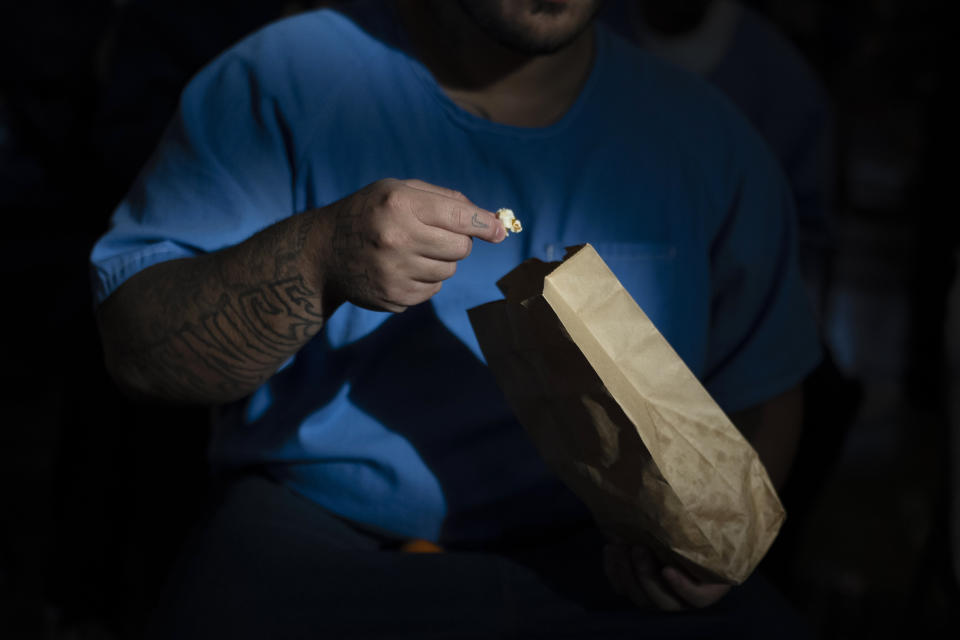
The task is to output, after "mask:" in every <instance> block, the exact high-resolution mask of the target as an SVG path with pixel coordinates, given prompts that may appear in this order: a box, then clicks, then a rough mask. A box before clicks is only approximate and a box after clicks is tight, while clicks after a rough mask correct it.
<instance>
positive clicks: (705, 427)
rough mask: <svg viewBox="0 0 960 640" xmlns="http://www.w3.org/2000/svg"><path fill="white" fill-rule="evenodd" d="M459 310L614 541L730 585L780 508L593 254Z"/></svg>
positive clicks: (698, 389) (763, 545) (694, 383)
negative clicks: (648, 548) (649, 549)
mask: <svg viewBox="0 0 960 640" xmlns="http://www.w3.org/2000/svg"><path fill="white" fill-rule="evenodd" d="M497 284H498V286H499V287H500V288H501V290H502V291H503V292H504V295H505V296H506V299H505V300H502V301H499V302H493V303H489V304H486V305H482V306H480V307H476V308H474V309H471V310H470V311H469V314H470V320H471V323H472V324H473V327H474V331H475V333H476V335H477V339H478V342H479V343H480V346H481V349H482V350H483V352H484V356H485V357H486V359H487V362H488V364H489V366H490V367H491V369H492V371H493V373H494V376H495V377H496V378H497V381H498V383H499V384H500V386H501V388H502V389H503V391H504V393H505V395H506V396H507V399H508V400H509V402H510V404H511V406H512V407H513V409H514V412H515V413H516V415H517V418H518V419H519V420H520V422H521V424H523V426H524V428H525V429H526V430H527V432H528V434H529V435H530V437H531V439H532V440H533V442H534V444H535V445H536V446H537V448H538V449H539V451H540V453H541V455H542V456H543V457H544V459H545V460H546V462H547V463H548V464H549V465H550V466H551V468H553V469H554V471H555V472H556V473H557V474H558V475H559V476H560V478H561V479H562V480H563V481H564V482H565V483H566V484H567V485H568V486H570V488H571V489H572V490H573V491H574V492H576V493H577V495H578V496H579V497H580V498H581V499H582V500H583V501H584V502H585V503H586V504H587V506H588V507H589V508H590V509H591V511H592V512H593V515H594V517H595V519H596V520H597V522H598V524H599V525H600V526H601V527H603V528H604V529H606V530H607V531H608V532H610V533H611V534H612V535H615V536H616V537H618V538H621V539H624V540H627V541H633V542H637V543H643V544H647V545H649V546H651V547H652V548H653V549H654V550H655V551H656V552H657V553H658V554H659V555H661V556H662V557H663V558H664V559H665V560H668V561H671V562H676V563H680V564H682V565H683V566H685V567H686V568H688V569H689V570H691V571H693V572H694V573H695V574H698V575H700V576H701V577H704V578H708V579H721V580H724V581H727V582H731V583H739V582H742V581H743V580H744V579H746V578H747V576H749V574H750V573H751V572H752V571H753V569H754V567H755V566H756V565H757V563H759V561H760V559H761V558H762V557H763V555H764V554H765V553H766V550H767V549H768V548H769V546H770V544H771V543H772V542H773V539H774V537H775V536H776V533H777V531H778V530H779V528H780V525H781V523H782V522H783V519H784V512H783V508H782V506H781V505H780V502H779V500H778V499H777V496H776V493H775V492H774V490H773V487H772V485H771V483H770V480H769V478H768V477H767V474H766V471H765V470H764V468H763V465H762V464H761V463H760V460H759V458H758V457H757V455H756V452H755V451H754V450H753V448H752V447H751V446H750V445H749V444H748V443H747V442H746V440H745V439H744V438H743V437H742V436H741V435H740V432H739V431H738V430H737V429H736V427H734V425H733V424H732V423H731V422H730V420H729V419H728V418H727V416H726V415H725V414H724V413H723V411H722V410H721V409H720V407H719V406H717V404H716V403H715V402H714V401H713V399H712V398H711V397H710V395H709V393H707V391H706V389H704V387H703V386H702V385H701V384H700V382H699V381H698V380H697V379H696V377H695V376H694V375H693V373H692V372H691V371H690V370H689V369H688V368H687V367H686V365H685V364H684V363H683V361H682V360H681V359H680V358H679V356H677V354H676V353H675V352H674V350H673V348H672V347H671V346H670V345H669V344H668V343H667V341H666V339H665V338H664V337H663V336H662V335H661V334H660V332H659V331H657V329H656V327H654V326H653V324H652V323H651V322H650V320H649V318H648V317H647V316H646V314H644V312H643V311H642V310H641V309H640V307H639V306H638V305H637V303H636V302H635V301H634V300H633V299H632V298H631V297H630V295H629V293H627V291H626V290H625V289H624V288H623V287H622V286H621V284H620V282H619V281H618V280H617V278H616V277H615V276H614V274H613V273H612V272H611V271H610V269H609V268H608V267H607V265H606V264H605V263H604V262H603V260H602V259H601V258H600V256H599V255H598V254H597V252H596V251H595V250H594V249H593V247H591V246H590V245H583V246H582V247H575V248H573V249H572V250H571V252H570V253H568V256H567V257H566V258H565V260H564V262H562V263H544V262H541V261H538V260H530V261H527V262H525V263H523V264H522V265H520V266H519V267H517V269H515V270H514V271H512V272H510V273H509V274H507V275H506V276H504V277H503V278H502V279H501V280H500V281H499V282H498V283H497Z"/></svg>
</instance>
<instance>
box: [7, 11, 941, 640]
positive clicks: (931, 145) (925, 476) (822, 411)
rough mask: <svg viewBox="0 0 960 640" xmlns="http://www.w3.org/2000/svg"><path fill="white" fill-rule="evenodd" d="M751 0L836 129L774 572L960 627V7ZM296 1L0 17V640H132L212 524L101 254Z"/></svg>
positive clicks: (903, 619)
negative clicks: (824, 243)
mask: <svg viewBox="0 0 960 640" xmlns="http://www.w3.org/2000/svg"><path fill="white" fill-rule="evenodd" d="M303 4H307V3H303ZM746 4H748V5H750V6H752V7H753V8H755V9H757V10H758V11H760V12H761V13H762V14H763V15H765V16H766V17H768V18H769V19H770V20H772V21H773V22H774V23H775V24H776V25H777V26H778V27H779V28H780V29H781V30H782V32H783V33H784V34H786V35H787V36H788V37H789V38H790V39H791V40H792V41H793V42H794V43H795V44H796V46H797V47H798V48H799V50H800V51H801V52H802V53H803V55H804V56H805V57H806V59H807V60H808V62H809V63H810V64H811V65H812V67H813V68H814V69H815V70H816V71H817V72H818V73H819V74H820V77H821V79H822V81H823V82H824V84H825V86H826V87H827V89H828V92H829V94H830V97H831V99H832V101H833V106H834V109H835V114H836V117H837V125H838V126H837V143H838V144H837V185H838V189H837V195H836V202H835V211H834V219H833V228H832V231H833V238H834V241H835V244H834V249H833V250H832V251H831V252H830V253H829V255H827V256H826V261H825V265H824V266H825V271H824V273H825V274H826V275H825V278H826V285H827V286H826V289H825V293H824V295H823V296H822V299H821V301H820V302H821V303H822V305H821V321H822V323H823V333H824V337H825V340H826V341H827V343H828V344H829V346H830V347H831V349H832V350H833V353H834V355H835V359H836V364H837V370H836V371H830V372H826V373H825V374H823V375H821V376H820V377H818V378H817V379H816V380H813V381H811V387H810V390H811V391H812V395H811V397H812V398H813V399H814V404H813V405H811V406H810V407H808V408H809V409H810V415H811V416H812V417H813V419H814V421H815V423H816V425H817V426H818V428H815V429H813V430H812V433H815V434H816V437H815V438H813V439H809V438H808V441H807V442H806V443H805V447H806V448H805V453H804V458H803V459H802V461H803V465H802V466H801V467H800V468H799V469H798V477H799V478H800V481H798V482H799V485H798V486H794V487H793V488H792V490H791V492H790V493H789V494H788V495H787V496H785V501H786V502H787V506H788V509H790V510H791V518H790V521H789V522H790V528H789V529H785V532H784V535H783V536H782V537H781V540H780V541H778V543H777V545H776V547H775V549H774V552H773V553H772V555H771V558H770V561H769V562H768V563H767V566H765V567H764V570H765V571H767V572H768V573H769V574H770V575H771V577H772V578H773V579H774V580H775V581H776V582H777V583H778V584H779V585H780V586H781V588H782V589H783V590H784V591H785V592H786V593H787V594H788V595H789V596H790V597H791V598H792V599H793V600H794V602H795V603H796V604H797V606H798V607H800V608H801V609H802V610H803V611H805V612H806V613H807V614H808V615H809V616H810V618H811V620H812V621H813V623H814V625H815V626H816V628H817V629H818V630H819V631H820V635H821V636H822V637H824V638H860V637H864V638H867V637H870V638H877V637H905V636H908V635H910V636H913V635H919V636H921V637H960V636H957V635H956V633H957V631H958V629H960V627H958V610H960V600H958V592H957V583H956V577H955V575H954V574H953V573H952V571H951V562H952V558H951V554H950V531H951V530H950V501H951V499H954V497H953V494H952V493H951V491H950V486H951V483H950V475H949V473H950V471H951V456H950V451H951V446H953V447H954V448H953V450H954V451H956V450H957V448H956V445H955V444H953V445H952V444H951V443H952V442H953V443H955V442H956V440H953V441H951V436H950V433H951V430H952V431H953V433H957V430H958V427H957V417H958V415H960V413H958V410H960V406H958V402H957V400H955V398H956V396H957V393H956V392H957V390H958V389H960V384H958V381H960V373H958V371H960V369H958V367H957V365H958V363H960V342H958V336H957V332H956V331H951V330H949V328H952V327H955V326H956V322H957V313H958V311H960V294H958V293H957V291H956V288H955V287H954V286H953V285H954V270H955V265H956V250H957V235H958V234H957V222H956V219H957V210H956V206H955V205H953V204H952V200H951V199H950V198H949V197H948V195H952V194H948V193H947V187H948V184H949V183H948V180H949V178H948V175H947V169H948V167H951V168H952V167H954V166H955V163H954V162H952V157H950V156H948V155H947V145H948V144H949V143H948V139H949V140H950V143H952V141H953V135H952V129H951V130H950V131H949V132H948V117H949V116H955V114H956V113H957V108H956V107H957V104H956V98H955V97H954V98H948V97H947V92H946V86H947V64H946V57H947V31H948V29H950V28H951V23H950V22H949V21H948V20H947V19H946V16H945V15H944V11H943V8H942V7H943V5H946V4H947V3H945V2H934V1H933V0H914V1H912V2H906V1H897V0H886V1H874V2H869V1H867V0H805V1H797V2H773V1H772V0H769V1H763V0H755V1H753V2H747V3H746ZM301 8H302V6H301V4H300V3H296V2H289V3H286V4H284V3H283V2H282V1H281V0H273V1H267V0H261V1H258V2H255V1H252V0H234V1H232V2H227V1H226V0H194V1H192V2H187V1H186V0H166V1H165V2H164V1H159V0H156V1H149V0H129V1H127V2H119V1H118V2H111V1H108V0H102V1H98V0H37V1H34V2H6V3H4V6H3V8H2V9H0V61H2V62H0V213H2V216H3V223H4V234H3V240H2V241H3V249H2V251H0V261H2V265H3V276H4V278H3V283H4V285H5V287H4V288H5V291H6V300H7V303H6V304H5V305H4V306H5V309H6V311H5V316H6V323H5V325H4V326H5V329H6V331H5V339H4V340H3V343H2V345H3V347H2V348H3V364H4V366H3V368H2V375H3V378H4V379H3V389H4V394H5V400H4V416H5V417H4V419H3V427H2V428H0V637H4V638H8V637H9V638H58V639H60V638H80V639H86V638H126V637H135V635H136V633H137V629H138V628H139V625H140V624H141V622H142V620H143V615H144V613H145V611H147V609H148V608H149V606H150V602H152V599H153V597H154V595H155V593H156V590H157V588H158V585H159V584H160V582H161V581H162V578H163V575H164V573H165V571H166V569H167V567H168V566H169V563H170V561H171V558H172V557H173V555H174V553H175V551H176V548H177V545H178V544H179V542H180V540H181V539H182V537H183V535H184V532H185V531H186V529H187V527H188V524H189V522H190V520H191V518H192V517H193V516H194V515H195V514H196V512H197V509H198V499H199V493H200V487H201V486H202V483H203V479H204V474H205V470H204V457H203V455H204V453H203V450H204V446H205V442H206V435H207V434H206V415H205V413H204V412H203V411H199V410H184V409H168V408H157V407H140V406H134V405H131V404H129V403H128V402H127V401H125V400H124V399H123V398H122V397H121V396H120V395H119V394H118V393H117V392H116V391H114V389H113V387H112V386H111V384H110V382H109V380H108V378H107V376H106V373H105V371H104V369H103V366H102V363H101V361H100V357H99V344H98V339H97V336H96V330H95V325H94V321H93V315H92V308H91V302H90V293H89V286H88V275H87V262H86V261H87V254H88V252H89V249H90V247H91V245H92V243H93V242H94V240H95V239H96V237H97V236H98V235H99V234H100V233H102V232H103V231H104V230H105V228H106V223H107V220H108V216H109V214H110V211H111V210H112V208H113V207H114V206H115V205H116V203H117V202H118V200H119V199H120V198H121V197H122V195H123V193H124V191H125V189H126V188H127V186H128V185H129V184H130V182H131V181H132V179H133V178H134V177H135V175H136V173H137V171H138V170H139V168H140V166H141V165H142V163H143V162H144V160H145V158H146V156H147V154H148V153H149V152H150V150H151V149H152V147H153V145H154V144H155V142H156V138H157V136H158V135H159V134H160V132H161V131H162V129H163V126H164V124H165V123H166V121H167V118H169V115H170V113H171V112H172V110H173V106H174V103H175V100H176V97H177V94H178V92H179V91H180V89H181V88H182V86H183V84H184V83H185V82H186V81H187V79H188V78H189V77H190V76H191V75H192V74H193V73H194V72H195V71H196V70H197V69H198V68H199V67H200V66H201V65H202V64H203V63H205V62H206V61H207V60H209V59H210V58H212V57H213V56H214V55H215V54H216V53H217V52H218V51H220V50H222V49H223V48H225V47H226V46H228V45H229V44H231V43H232V42H234V41H235V40H237V39H238V38H239V37H241V36H242V35H244V34H246V33H248V32H250V31H251V30H253V29H255V28H257V27H258V26H260V25H262V24H264V23H266V22H268V21H270V20H272V19H274V18H276V17H279V16H280V15H281V14H283V13H289V12H292V11H297V10H299V9H301ZM954 75H955V74H954ZM950 124H953V123H952V122H951V123H950ZM951 416H953V421H952V422H951ZM796 484H797V483H795V485H796ZM953 487H954V488H956V487H957V481H956V480H954V481H953ZM791 502H793V504H791ZM791 507H792V509H791ZM954 531H956V529H954ZM954 535H956V534H954Z"/></svg>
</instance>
